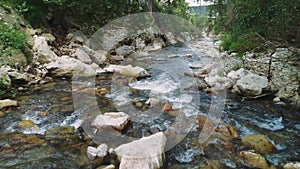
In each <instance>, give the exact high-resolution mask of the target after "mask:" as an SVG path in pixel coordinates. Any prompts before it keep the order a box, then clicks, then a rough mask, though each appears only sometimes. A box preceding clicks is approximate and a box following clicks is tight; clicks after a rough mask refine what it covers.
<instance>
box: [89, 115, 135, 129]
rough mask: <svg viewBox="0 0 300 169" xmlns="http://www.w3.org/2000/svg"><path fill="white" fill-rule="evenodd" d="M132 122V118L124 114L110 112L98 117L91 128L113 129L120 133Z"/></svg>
mask: <svg viewBox="0 0 300 169" xmlns="http://www.w3.org/2000/svg"><path fill="white" fill-rule="evenodd" d="M129 122H130V116H129V115H127V114H126V113H124V112H109V113H104V114H103V115H102V114H101V115H98V116H97V117H96V118H95V119H94V121H93V122H92V124H91V126H93V127H96V128H100V129H101V128H106V127H112V128H114V129H116V130H118V131H122V130H124V129H125V127H127V125H128V124H129Z"/></svg>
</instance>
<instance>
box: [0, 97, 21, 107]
mask: <svg viewBox="0 0 300 169" xmlns="http://www.w3.org/2000/svg"><path fill="white" fill-rule="evenodd" d="M12 106H18V101H15V100H10V99H5V100H0V109H3V108H6V107H12Z"/></svg>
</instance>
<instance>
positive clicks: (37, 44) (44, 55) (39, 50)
mask: <svg viewBox="0 0 300 169" xmlns="http://www.w3.org/2000/svg"><path fill="white" fill-rule="evenodd" d="M33 50H34V51H35V52H36V56H35V57H36V60H37V61H38V62H40V63H42V64H44V63H50V62H53V61H55V60H57V58H58V57H57V55H56V54H55V53H54V52H53V51H52V50H51V49H50V47H49V46H48V44H47V41H46V38H45V37H42V36H37V37H35V40H34V46H33Z"/></svg>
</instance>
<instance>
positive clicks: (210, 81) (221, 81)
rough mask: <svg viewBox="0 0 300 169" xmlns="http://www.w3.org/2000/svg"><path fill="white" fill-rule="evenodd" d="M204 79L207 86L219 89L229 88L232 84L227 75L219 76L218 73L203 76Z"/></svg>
mask: <svg viewBox="0 0 300 169" xmlns="http://www.w3.org/2000/svg"><path fill="white" fill-rule="evenodd" d="M204 81H205V82H206V83H207V85H208V86H209V87H212V88H216V89H220V90H223V89H229V88H231V87H232V86H233V82H232V80H231V79H229V78H227V77H220V76H219V75H216V76H208V77H205V78H204Z"/></svg>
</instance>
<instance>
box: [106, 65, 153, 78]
mask: <svg viewBox="0 0 300 169" xmlns="http://www.w3.org/2000/svg"><path fill="white" fill-rule="evenodd" d="M104 70H106V71H107V72H110V73H115V72H118V73H120V74H121V75H123V76H129V77H137V78H138V77H148V76H150V74H149V73H148V72H147V71H146V70H145V69H144V68H141V67H138V66H136V67H132V65H127V66H121V65H110V66H108V67H106V68H104Z"/></svg>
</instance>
